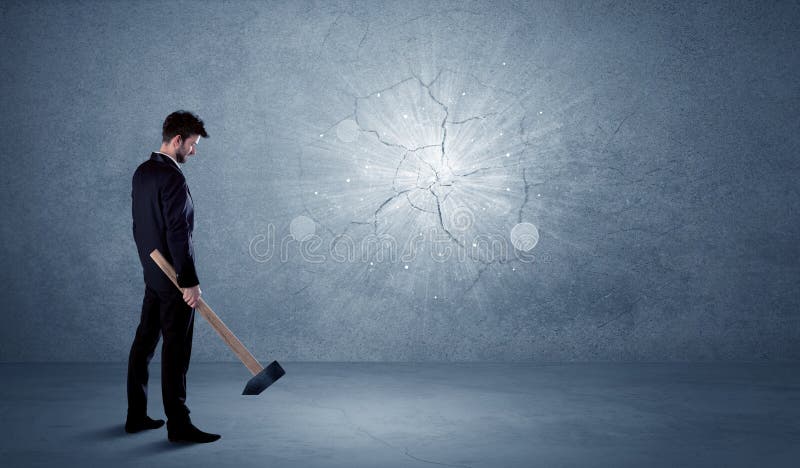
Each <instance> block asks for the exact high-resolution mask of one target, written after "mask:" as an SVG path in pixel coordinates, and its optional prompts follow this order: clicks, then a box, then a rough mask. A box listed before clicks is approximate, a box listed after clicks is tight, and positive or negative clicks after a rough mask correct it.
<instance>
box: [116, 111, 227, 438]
mask: <svg viewBox="0 0 800 468" xmlns="http://www.w3.org/2000/svg"><path fill="white" fill-rule="evenodd" d="M161 136H162V143H161V148H160V149H159V151H157V152H154V153H152V154H151V155H150V159H149V160H147V161H145V162H143V163H142V164H141V165H139V167H138V168H137V169H136V172H134V174H133V181H132V186H133V188H132V191H131V198H132V204H131V206H132V214H133V238H134V239H135V240H136V248H137V250H138V251H139V260H140V261H141V263H142V269H143V273H144V282H145V291H144V300H143V302H142V316H141V319H140V322H139V326H138V327H137V329H136V336H135V338H134V339H133V345H132V346H131V352H130V356H129V358H128V415H127V421H126V423H125V430H126V431H127V432H129V433H133V432H139V431H142V430H145V429H156V428H159V427H161V426H163V425H164V421H163V420H161V419H159V420H153V419H150V417H148V416H147V381H148V370H147V367H148V364H149V363H150V360H151V359H152V358H153V354H154V352H155V349H156V345H157V344H158V339H159V335H161V336H163V338H164V344H163V346H162V348H161V392H162V394H161V395H162V400H163V403H164V413H165V414H166V416H167V433H168V437H169V440H170V441H173V442H178V441H182V442H213V441H215V440H217V439H219V438H220V436H219V435H217V434H209V433H206V432H203V431H201V430H199V429H197V428H196V427H195V426H194V425H193V424H192V422H191V419H190V418H189V408H188V407H187V406H186V403H185V402H186V372H187V370H188V369H189V358H190V356H191V352H192V330H193V327H194V308H195V306H196V305H197V301H198V299H199V298H200V294H201V291H200V281H199V280H198V279H197V272H196V271H195V264H194V247H193V246H192V230H193V229H194V205H193V203H192V195H191V193H190V192H189V187H188V185H187V184H186V178H185V177H184V176H183V172H182V171H181V169H180V164H184V163H185V162H186V161H187V160H188V159H189V158H190V157H191V156H193V155H194V154H195V148H196V146H197V143H198V141H199V140H200V137H204V138H208V133H206V130H205V128H204V126H203V121H202V120H200V119H199V118H198V117H197V116H196V115H195V114H192V113H191V112H185V111H178V112H173V113H172V114H170V115H169V116H167V118H166V120H164V125H163V128H162V135H161ZM153 249H158V250H159V251H160V252H161V253H162V254H163V255H164V257H165V258H166V259H167V260H168V261H169V262H170V263H171V264H172V265H173V267H174V268H175V272H176V274H177V278H178V285H179V286H180V287H181V290H178V289H177V288H176V287H175V285H174V284H173V283H172V282H171V281H170V279H169V278H168V277H167V275H165V274H164V272H163V271H161V269H160V268H159V267H158V265H156V263H155V262H154V261H153V260H152V258H150V252H152V251H153Z"/></svg>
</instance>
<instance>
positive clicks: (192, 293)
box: [183, 284, 203, 309]
mask: <svg viewBox="0 0 800 468" xmlns="http://www.w3.org/2000/svg"><path fill="white" fill-rule="evenodd" d="M201 294H203V291H201V290H200V285H199V284H198V285H197V286H192V287H191V288H183V300H184V301H186V303H187V304H189V307H191V308H192V309H194V308H195V307H197V304H198V303H199V302H200V295H201Z"/></svg>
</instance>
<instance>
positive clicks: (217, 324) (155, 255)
mask: <svg viewBox="0 0 800 468" xmlns="http://www.w3.org/2000/svg"><path fill="white" fill-rule="evenodd" d="M150 258H152V259H153V261H154V262H156V264H158V266H159V267H160V268H161V271H163V272H164V274H165V275H167V276H168V277H169V279H170V280H172V284H174V285H175V287H176V288H178V289H179V290H181V291H183V288H181V287H180V286H178V276H177V275H176V274H175V269H174V268H172V265H170V263H169V262H168V261H167V259H166V258H164V256H163V255H161V252H159V251H158V249H155V250H153V251H152V252H150ZM197 303H198V305H197V310H199V311H200V315H202V316H203V317H205V319H206V320H208V323H210V324H211V327H212V328H213V329H214V330H216V331H217V333H219V336H221V337H222V339H223V340H225V342H226V343H228V346H230V348H231V349H232V350H233V352H234V353H236V356H238V357H239V359H240V360H241V361H242V363H243V364H244V365H245V366H246V367H247V369H248V370H249V371H250V373H251V374H253V375H256V374H258V373H259V372H261V371H262V370H263V369H264V366H262V365H261V364H260V363H259V362H258V361H257V360H256V358H254V357H253V355H252V354H250V351H248V350H247V348H245V347H244V345H243V344H242V342H241V341H239V339H238V338H236V335H234V334H233V332H231V331H230V329H229V328H228V327H227V326H225V324H224V323H223V322H222V320H220V318H219V317H218V316H217V314H215V313H214V311H213V310H211V307H209V306H208V304H206V301H204V300H203V298H202V297H201V298H199V299H198V301H197Z"/></svg>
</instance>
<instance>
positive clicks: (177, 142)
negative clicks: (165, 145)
mask: <svg viewBox="0 0 800 468" xmlns="http://www.w3.org/2000/svg"><path fill="white" fill-rule="evenodd" d="M181 143H182V141H181V136H180V135H175V136H174V137H172V140H170V142H169V144H170V145H172V147H173V148H176V147H177V148H180V146H181Z"/></svg>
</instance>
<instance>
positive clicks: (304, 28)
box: [0, 1, 800, 362]
mask: <svg viewBox="0 0 800 468" xmlns="http://www.w3.org/2000/svg"><path fill="white" fill-rule="evenodd" d="M495 3H497V2H471V3H464V2H433V3H431V2H429V1H418V2H410V1H409V2H385V3H384V4H379V3H377V2H344V1H343V2H335V3H334V2H330V3H329V2H313V3H299V2H271V3H266V2H247V1H230V2H216V1H214V2H210V1H209V2H169V3H168V4H163V5H162V4H161V3H160V2H146V1H141V2H122V1H119V2H74V1H65V2H58V1H46V2H30V1H25V2H11V1H4V2H2V3H0V12H1V13H0V14H1V15H2V20H1V24H2V27H0V36H1V38H0V41H1V44H0V55H1V56H2V60H0V70H2V71H1V73H2V80H0V86H2V90H1V91H2V92H0V100H1V102H2V112H0V119H2V123H1V124H0V139H2V171H1V172H0V182H1V183H2V185H1V186H0V195H1V196H2V205H0V206H1V208H0V210H2V212H0V219H2V220H3V222H2V232H1V233H0V236H1V242H2V243H1V244H0V255H2V269H1V270H0V275H2V277H0V284H2V285H3V288H2V290H0V307H2V309H1V310H2V317H0V318H2V323H3V326H2V327H0V360H2V361H123V360H126V359H127V353H128V349H129V347H130V343H131V340H132V338H133V333H134V330H135V326H136V324H137V321H138V314H139V311H140V307H141V299H142V295H143V291H144V283H143V279H142V275H141V266H140V264H139V261H138V257H137V255H136V248H135V244H134V242H133V238H132V233H131V213H130V189H131V176H132V174H133V171H134V170H135V168H136V167H137V165H138V164H140V163H141V162H143V161H144V160H145V159H147V157H148V156H149V154H150V152H151V151H153V150H155V149H157V148H158V144H159V141H160V133H159V132H160V125H161V122H162V121H163V119H164V117H165V116H166V115H167V114H168V113H169V112H171V111H173V110H177V109H189V110H192V111H195V112H197V113H198V114H199V115H200V116H201V117H202V118H203V119H204V120H205V121H206V123H207V129H208V131H209V133H210V138H209V139H205V140H203V141H201V143H200V146H199V154H198V156H197V157H195V158H192V159H190V160H189V162H188V163H187V164H185V165H184V172H185V174H186V176H187V179H188V182H189V186H190V187H191V190H192V195H193V198H194V202H195V210H196V212H195V220H196V230H195V235H194V240H195V248H196V254H197V257H198V264H197V268H198V274H199V277H200V280H201V285H202V286H203V292H204V298H205V299H206V301H208V303H209V304H210V305H211V306H212V307H213V308H214V309H215V310H216V311H217V313H218V314H219V315H220V316H221V317H222V318H223V320H225V322H226V323H227V324H228V325H229V326H230V328H231V329H232V330H233V331H234V332H235V333H237V335H239V337H240V339H241V340H242V341H243V342H244V343H245V344H246V345H248V346H249V347H250V349H251V351H252V352H253V354H255V355H256V356H257V357H259V358H260V359H261V360H262V361H267V362H268V360H271V359H279V360H287V361H289V360H325V361H327V360H385V361H406V360H416V361H423V360H443V361H447V360H532V361H557V360H796V359H798V358H800V246H799V244H798V239H800V217H799V216H798V203H800V193H798V176H800V159H799V158H798V152H799V151H800V146H799V143H800V132H798V128H800V118H799V117H800V98H799V96H800V93H799V91H800V89H799V86H798V84H799V83H800V62H799V60H800V59H799V58H798V57H799V56H798V54H797V49H798V46H800V41H799V39H800V33H798V29H797V24H798V23H799V22H800V6H798V4H797V3H796V2H783V3H779V4H777V5H773V6H770V7H764V6H762V5H761V4H760V3H759V2H747V3H741V4H738V3H734V2H697V3H666V4H662V2H638V1H632V2H624V1H610V2H605V3H603V2H583V1H576V2H570V3H566V2H552V3H538V2H506V3H503V4H502V5H496V4H495ZM656 3H657V4H656ZM193 360H197V361H204V360H211V361H215V360H226V361H230V360H235V357H234V355H233V354H232V353H231V352H230V351H229V350H228V348H227V347H225V345H224V344H223V343H222V341H221V340H220V339H219V338H218V337H217V336H216V334H215V333H214V332H213V330H212V329H211V328H210V326H209V325H208V324H207V323H205V322H204V321H203V320H202V319H201V318H200V317H199V316H198V317H197V322H196V324H195V341H194V349H193Z"/></svg>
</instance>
